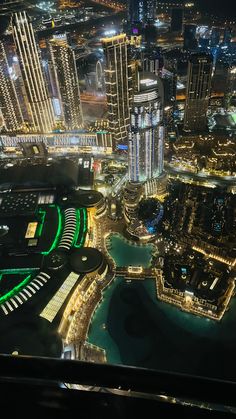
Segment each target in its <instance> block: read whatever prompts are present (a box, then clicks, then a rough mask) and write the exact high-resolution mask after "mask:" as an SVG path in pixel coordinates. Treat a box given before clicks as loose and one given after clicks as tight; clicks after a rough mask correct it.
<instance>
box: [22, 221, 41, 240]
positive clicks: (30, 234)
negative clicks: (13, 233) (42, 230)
mask: <svg viewBox="0 0 236 419" xmlns="http://www.w3.org/2000/svg"><path fill="white" fill-rule="evenodd" d="M37 225H38V223H37V222H33V223H29V224H28V227H27V230H26V233H25V239H33V238H34V236H35V233H36V229H37Z"/></svg>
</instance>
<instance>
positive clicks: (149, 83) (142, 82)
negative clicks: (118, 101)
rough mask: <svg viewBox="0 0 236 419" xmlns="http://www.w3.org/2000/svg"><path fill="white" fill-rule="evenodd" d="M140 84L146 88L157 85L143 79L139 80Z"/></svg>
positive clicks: (152, 81) (151, 80) (155, 82)
mask: <svg viewBox="0 0 236 419" xmlns="http://www.w3.org/2000/svg"><path fill="white" fill-rule="evenodd" d="M140 84H144V85H145V86H147V87H149V86H155V85H156V84H157V80H153V79H143V80H140Z"/></svg>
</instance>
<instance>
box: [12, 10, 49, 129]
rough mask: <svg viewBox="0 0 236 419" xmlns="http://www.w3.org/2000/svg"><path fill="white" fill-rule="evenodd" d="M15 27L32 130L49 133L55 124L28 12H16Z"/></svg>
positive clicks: (13, 20) (14, 17)
mask: <svg viewBox="0 0 236 419" xmlns="http://www.w3.org/2000/svg"><path fill="white" fill-rule="evenodd" d="M12 30H13V37H14V42H15V46H16V51H17V55H18V58H19V63H20V69H21V74H22V79H23V83H24V87H25V90H26V95H27V101H28V108H29V109H30V118H31V121H30V123H31V129H32V131H35V132H50V131H52V129H53V125H54V115H53V109H52V104H51V100H50V99H49V96H48V92H47V89H46V83H45V80H44V76H43V72H42V67H41V63H40V53H39V49H38V47H37V45H36V41H35V36H34V31H33V27H32V24H31V23H30V20H29V17H28V16H27V14H26V12H22V13H21V12H19V13H14V14H13V16H12Z"/></svg>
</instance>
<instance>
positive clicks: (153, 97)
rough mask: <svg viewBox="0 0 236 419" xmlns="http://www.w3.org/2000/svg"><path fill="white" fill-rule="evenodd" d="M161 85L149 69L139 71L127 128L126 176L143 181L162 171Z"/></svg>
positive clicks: (132, 179) (131, 179)
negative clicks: (147, 71)
mask: <svg viewBox="0 0 236 419" xmlns="http://www.w3.org/2000/svg"><path fill="white" fill-rule="evenodd" d="M162 119H163V86H162V82H161V80H160V79H159V78H158V77H156V76H155V75H154V74H152V73H146V72H140V73H139V77H138V91H137V92H136V93H135V94H134V97H133V104H132V109H131V119H130V132H129V180H130V181H131V182H145V181H147V180H149V179H152V178H154V177H158V176H160V175H161V174H162V172H163V155H164V127H163V125H162Z"/></svg>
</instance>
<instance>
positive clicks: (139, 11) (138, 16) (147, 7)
mask: <svg viewBox="0 0 236 419" xmlns="http://www.w3.org/2000/svg"><path fill="white" fill-rule="evenodd" d="M156 6H157V2H156V0H129V3H128V20H129V22H131V23H146V22H148V21H154V20H155V18H156Z"/></svg>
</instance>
